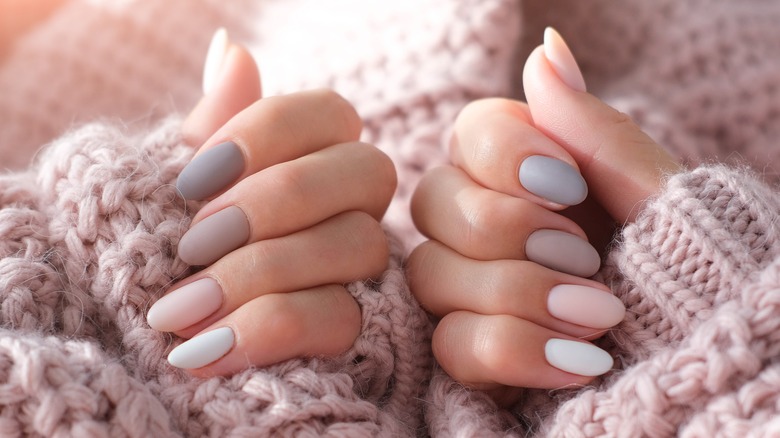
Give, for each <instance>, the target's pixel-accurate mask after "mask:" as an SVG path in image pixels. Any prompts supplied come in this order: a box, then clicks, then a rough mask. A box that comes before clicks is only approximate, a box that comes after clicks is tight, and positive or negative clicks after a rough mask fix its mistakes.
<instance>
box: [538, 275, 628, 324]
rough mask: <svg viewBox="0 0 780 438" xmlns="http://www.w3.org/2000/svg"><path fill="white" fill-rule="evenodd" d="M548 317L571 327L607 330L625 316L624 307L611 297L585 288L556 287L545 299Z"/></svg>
mask: <svg viewBox="0 0 780 438" xmlns="http://www.w3.org/2000/svg"><path fill="white" fill-rule="evenodd" d="M547 310H548V311H549V312H550V315H552V316H554V317H556V318H558V319H560V320H562V321H567V322H570V323H572V324H577V325H581V326H585V327H593V328H597V329H606V328H610V327H612V326H614V325H616V324H618V323H619V322H620V321H622V320H623V317H625V316H626V307H625V306H624V305H623V302H622V301H620V299H618V297H616V296H614V295H612V294H611V293H609V292H607V291H604V290H601V289H596V288H593V287H588V286H580V285H576V284H559V285H557V286H555V287H553V288H552V289H550V292H549V294H548V295H547Z"/></svg>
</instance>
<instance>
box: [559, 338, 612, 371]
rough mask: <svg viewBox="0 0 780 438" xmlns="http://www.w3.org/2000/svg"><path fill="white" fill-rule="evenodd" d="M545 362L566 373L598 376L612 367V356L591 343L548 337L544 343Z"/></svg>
mask: <svg viewBox="0 0 780 438" xmlns="http://www.w3.org/2000/svg"><path fill="white" fill-rule="evenodd" d="M544 356H545V358H546V359H547V362H548V363H549V364H550V365H552V366H554V367H555V368H558V369H559V370H562V371H566V372H567V373H572V374H578V375H580V376H590V377H592V376H600V375H602V374H604V373H606V372H607V371H609V370H611V369H612V365H613V364H614V361H613V360H612V356H610V355H609V353H607V352H606V351H604V350H602V349H601V348H598V347H596V346H595V345H593V344H588V343H585V342H579V341H570V340H568V339H556V338H553V339H550V340H548V341H547V343H546V344H545V345H544Z"/></svg>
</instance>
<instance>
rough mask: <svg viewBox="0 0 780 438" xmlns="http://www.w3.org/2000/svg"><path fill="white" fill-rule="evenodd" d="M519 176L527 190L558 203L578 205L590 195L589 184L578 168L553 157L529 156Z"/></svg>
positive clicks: (522, 164) (524, 161) (521, 165)
mask: <svg viewBox="0 0 780 438" xmlns="http://www.w3.org/2000/svg"><path fill="white" fill-rule="evenodd" d="M518 176H519V178H520V184H522V185H523V187H524V188H525V189H526V190H528V191H529V192H531V193H533V194H534V195H536V196H540V197H542V198H544V199H547V200H549V201H552V202H556V203H558V204H563V205H577V204H579V203H580V202H582V201H584V200H585V197H587V196H588V185H587V184H586V183H585V179H584V178H583V177H582V175H580V173H579V172H578V171H577V169H575V168H574V167H572V166H571V165H569V164H568V163H564V162H563V161H561V160H558V159H555V158H552V157H545V156H543V155H531V156H530V157H527V158H526V159H525V160H523V162H522V163H521V164H520V171H519V172H518Z"/></svg>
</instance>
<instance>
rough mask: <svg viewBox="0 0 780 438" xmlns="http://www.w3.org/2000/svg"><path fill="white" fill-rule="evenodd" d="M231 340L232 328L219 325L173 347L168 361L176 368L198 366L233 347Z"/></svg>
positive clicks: (232, 340)
mask: <svg viewBox="0 0 780 438" xmlns="http://www.w3.org/2000/svg"><path fill="white" fill-rule="evenodd" d="M233 342H235V335H234V334H233V330H232V329H231V328H230V327H220V328H218V329H215V330H212V331H210V332H206V333H203V334H202V335H198V336H195V337H194V338H192V339H190V340H189V341H187V342H185V343H183V344H181V345H179V346H178V347H176V348H174V349H173V351H171V352H170V353H169V354H168V363H170V364H171V365H173V366H175V367H176V368H185V369H195V368H200V367H203V366H206V365H208V364H210V363H211V362H214V361H215V360H217V359H219V358H220V357H222V356H224V355H225V354H227V352H228V351H230V349H231V348H233Z"/></svg>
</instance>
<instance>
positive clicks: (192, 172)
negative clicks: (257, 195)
mask: <svg viewBox="0 0 780 438" xmlns="http://www.w3.org/2000/svg"><path fill="white" fill-rule="evenodd" d="M243 172H244V154H242V153H241V150H240V149H239V148H238V146H237V145H236V144H235V143H233V142H232V141H228V142H225V143H220V144H218V145H216V146H214V147H212V148H210V149H208V150H207V151H205V152H203V153H202V154H200V155H198V156H197V157H195V159H193V160H192V161H190V163H189V164H187V166H186V167H184V169H183V170H182V171H181V173H180V174H179V178H178V179H177V180H176V188H177V189H179V192H181V194H182V196H184V198H185V199H192V200H202V199H206V198H208V197H211V196H213V195H215V194H217V193H219V192H220V191H221V190H222V189H224V188H225V187H226V186H227V185H228V184H230V183H232V182H234V181H235V180H236V179H237V178H238V177H239V176H240V175H241V173H243Z"/></svg>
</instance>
